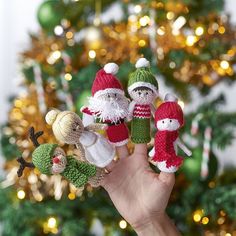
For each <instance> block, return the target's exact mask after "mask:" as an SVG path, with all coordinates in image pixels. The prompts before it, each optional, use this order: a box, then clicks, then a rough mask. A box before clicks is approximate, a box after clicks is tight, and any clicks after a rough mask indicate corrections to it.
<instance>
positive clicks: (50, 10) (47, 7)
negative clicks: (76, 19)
mask: <svg viewBox="0 0 236 236" xmlns="http://www.w3.org/2000/svg"><path fill="white" fill-rule="evenodd" d="M63 13H64V9H63V7H62V6H61V3H60V1H56V0H48V1H45V2H43V3H42V4H41V5H40V6H39V9H38V12H37V17H38V21H39V23H40V25H41V27H42V28H43V29H45V30H48V31H51V30H53V28H54V27H55V26H56V25H59V24H60V22H61V20H62V18H63Z"/></svg>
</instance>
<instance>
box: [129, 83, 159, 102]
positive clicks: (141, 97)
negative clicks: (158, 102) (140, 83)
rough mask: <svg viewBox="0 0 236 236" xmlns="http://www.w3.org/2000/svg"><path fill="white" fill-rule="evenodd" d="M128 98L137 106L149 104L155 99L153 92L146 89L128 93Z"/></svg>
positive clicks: (142, 88)
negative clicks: (137, 104)
mask: <svg viewBox="0 0 236 236" xmlns="http://www.w3.org/2000/svg"><path fill="white" fill-rule="evenodd" d="M130 97H131V98H132V99H133V100H134V101H135V102H137V103H139V104H150V103H152V102H153V101H154V99H155V97H156V96H155V94H154V92H153V91H152V90H151V89H149V88H146V87H140V88H136V89H134V90H132V91H131V92H130Z"/></svg>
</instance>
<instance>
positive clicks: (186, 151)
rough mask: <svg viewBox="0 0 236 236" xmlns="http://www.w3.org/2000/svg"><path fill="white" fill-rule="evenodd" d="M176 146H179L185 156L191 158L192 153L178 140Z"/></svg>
mask: <svg viewBox="0 0 236 236" xmlns="http://www.w3.org/2000/svg"><path fill="white" fill-rule="evenodd" d="M176 144H177V145H178V146H179V148H180V149H182V150H183V152H184V153H185V154H186V155H187V156H189V157H190V156H192V152H191V151H190V150H189V149H188V148H187V147H186V145H185V144H184V143H183V142H182V141H181V140H180V138H178V139H177V141H176Z"/></svg>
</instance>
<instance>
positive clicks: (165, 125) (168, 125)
mask: <svg viewBox="0 0 236 236" xmlns="http://www.w3.org/2000/svg"><path fill="white" fill-rule="evenodd" d="M156 126H157V129H158V130H160V131H165V130H167V131H174V130H177V129H179V127H180V124H179V121H178V120H177V119H168V118H167V119H163V120H159V121H157V123H156Z"/></svg>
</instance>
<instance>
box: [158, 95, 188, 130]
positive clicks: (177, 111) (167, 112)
mask: <svg viewBox="0 0 236 236" xmlns="http://www.w3.org/2000/svg"><path fill="white" fill-rule="evenodd" d="M163 119H176V120H178V121H179V124H180V127H181V126H183V125H184V115H183V111H182V108H181V107H180V105H179V104H178V99H177V98H176V97H175V96H173V95H171V94H167V95H166V96H165V102H163V103H162V104H161V105H160V106H159V107H158V108H157V110H156V112H155V123H156V122H157V121H159V120H163Z"/></svg>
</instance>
